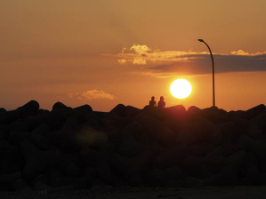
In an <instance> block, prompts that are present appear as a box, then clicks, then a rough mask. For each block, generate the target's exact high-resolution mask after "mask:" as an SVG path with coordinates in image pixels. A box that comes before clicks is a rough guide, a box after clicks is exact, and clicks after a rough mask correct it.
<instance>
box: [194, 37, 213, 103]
mask: <svg viewBox="0 0 266 199" xmlns="http://www.w3.org/2000/svg"><path fill="white" fill-rule="evenodd" d="M198 41H199V42H202V43H204V44H205V45H206V46H207V47H208V49H209V51H210V54H211V59H212V106H213V107H215V87H214V60H213V56H212V51H211V48H210V47H209V45H208V44H207V43H206V42H205V41H204V40H203V39H198Z"/></svg>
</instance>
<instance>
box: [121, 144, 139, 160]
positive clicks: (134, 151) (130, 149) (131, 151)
mask: <svg viewBox="0 0 266 199" xmlns="http://www.w3.org/2000/svg"><path fill="white" fill-rule="evenodd" d="M143 150H144V147H143V146H142V145H141V144H139V143H137V142H126V143H123V144H121V146H120V147H119V152H120V154H122V155H125V156H128V157H132V156H136V155H138V154H140V153H141V152H142V151H143Z"/></svg>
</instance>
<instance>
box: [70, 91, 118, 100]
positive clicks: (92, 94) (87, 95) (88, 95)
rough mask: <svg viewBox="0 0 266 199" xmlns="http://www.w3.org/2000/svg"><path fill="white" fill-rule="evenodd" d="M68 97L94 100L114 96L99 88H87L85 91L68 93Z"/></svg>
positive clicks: (112, 97)
mask: <svg viewBox="0 0 266 199" xmlns="http://www.w3.org/2000/svg"><path fill="white" fill-rule="evenodd" d="M68 97H69V98H77V99H80V100H84V99H85V100H94V99H109V100H113V99H114V98H115V96H114V95H111V94H109V93H106V92H104V91H101V90H97V89H94V90H88V91H85V92H76V93H68Z"/></svg>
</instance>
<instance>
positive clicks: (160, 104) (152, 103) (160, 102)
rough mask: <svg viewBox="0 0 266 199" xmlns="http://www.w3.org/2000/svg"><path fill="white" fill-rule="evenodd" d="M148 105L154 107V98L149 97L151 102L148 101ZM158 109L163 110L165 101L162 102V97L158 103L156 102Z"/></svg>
mask: <svg viewBox="0 0 266 199" xmlns="http://www.w3.org/2000/svg"><path fill="white" fill-rule="evenodd" d="M149 105H150V106H151V107H156V101H155V97H154V96H152V97H151V101H150V104H149ZM158 107H159V108H165V101H164V97H163V96H161V97H160V101H159V102H158Z"/></svg>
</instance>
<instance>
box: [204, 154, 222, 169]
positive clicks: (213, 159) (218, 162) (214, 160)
mask: <svg viewBox="0 0 266 199" xmlns="http://www.w3.org/2000/svg"><path fill="white" fill-rule="evenodd" d="M205 162H206V166H207V168H208V170H210V171H211V172H212V173H214V174H217V173H220V172H221V171H222V170H223V168H224V166H225V165H226V158H225V157H222V156H220V155H214V154H213V155H212V154H209V155H207V156H206V157H205Z"/></svg>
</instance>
